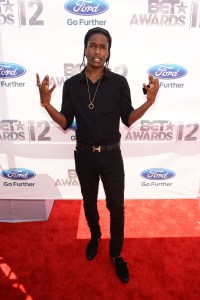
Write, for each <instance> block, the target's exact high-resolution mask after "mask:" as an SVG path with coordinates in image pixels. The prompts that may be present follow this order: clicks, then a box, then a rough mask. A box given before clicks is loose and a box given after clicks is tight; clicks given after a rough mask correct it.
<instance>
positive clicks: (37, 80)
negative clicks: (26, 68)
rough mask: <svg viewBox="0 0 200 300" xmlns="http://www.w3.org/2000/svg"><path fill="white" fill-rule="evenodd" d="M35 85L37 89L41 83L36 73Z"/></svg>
mask: <svg viewBox="0 0 200 300" xmlns="http://www.w3.org/2000/svg"><path fill="white" fill-rule="evenodd" d="M36 85H37V86H38V87H40V86H41V83H40V76H39V74H38V73H36Z"/></svg>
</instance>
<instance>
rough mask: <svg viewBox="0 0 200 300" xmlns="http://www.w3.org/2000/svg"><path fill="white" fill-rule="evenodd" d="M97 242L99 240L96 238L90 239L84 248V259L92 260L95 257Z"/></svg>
mask: <svg viewBox="0 0 200 300" xmlns="http://www.w3.org/2000/svg"><path fill="white" fill-rule="evenodd" d="M99 241H100V239H96V238H95V239H94V238H91V240H90V241H89V243H88V245H87V248H86V258H87V259H88V260H92V259H93V258H95V256H96V255H97V252H98V245H99Z"/></svg>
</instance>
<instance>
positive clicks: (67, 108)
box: [60, 80, 74, 130]
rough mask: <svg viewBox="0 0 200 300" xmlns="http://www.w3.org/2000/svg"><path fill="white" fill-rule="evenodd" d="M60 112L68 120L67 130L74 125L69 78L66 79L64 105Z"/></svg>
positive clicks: (63, 96) (63, 93)
mask: <svg viewBox="0 0 200 300" xmlns="http://www.w3.org/2000/svg"><path fill="white" fill-rule="evenodd" d="M60 113H61V114H63V115H64V116H65V118H66V120H67V125H66V127H65V128H64V129H65V130H67V129H68V128H69V127H70V126H71V125H72V122H73V120H74V111H73V106H72V103H71V97H70V89H69V83H68V80H66V81H65V82H64V85H63V92H62V105H61V111H60Z"/></svg>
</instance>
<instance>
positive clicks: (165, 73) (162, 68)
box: [147, 64, 187, 80]
mask: <svg viewBox="0 0 200 300" xmlns="http://www.w3.org/2000/svg"><path fill="white" fill-rule="evenodd" d="M147 72H148V74H151V75H152V76H153V77H155V78H158V79H166V80H169V79H178V78H181V77H183V76H185V75H186V74H187V69H186V68H184V67H182V66H179V65H174V64H160V65H155V66H153V67H151V68H149V69H148V70H147Z"/></svg>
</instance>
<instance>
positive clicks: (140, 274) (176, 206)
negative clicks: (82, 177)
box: [0, 199, 200, 300]
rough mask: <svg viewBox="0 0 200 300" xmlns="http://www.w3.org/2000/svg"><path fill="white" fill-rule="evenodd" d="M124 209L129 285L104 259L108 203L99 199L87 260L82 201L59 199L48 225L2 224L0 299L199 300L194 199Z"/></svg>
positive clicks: (199, 220)
mask: <svg viewBox="0 0 200 300" xmlns="http://www.w3.org/2000/svg"><path fill="white" fill-rule="evenodd" d="M125 203H126V226H125V242H124V250H123V256H124V258H125V259H127V261H128V266H129V269H130V282H129V283H128V284H123V283H121V282H120V281H119V280H118V278H117V276H116V275H115V273H114V268H113V265H112V263H111V261H110V258H109V256H108V243H109V240H108V237H109V217H108V212H107V210H106V209H105V202H104V201H99V210H100V216H101V220H100V221H101V226H102V231H103V236H102V240H101V243H100V246H99V252H98V255H97V257H96V258H95V259H94V260H93V261H89V262H88V261H87V260H86V258H85V247H86V244H87V242H88V238H89V231H88V228H87V226H86V223H85V219H84V215H83V211H82V202H81V201H79V200H72V201H68V200H66V201H64V200H62V201H60V200H58V201H55V203H54V206H53V209H52V212H51V215H50V218H49V220H48V221H44V222H27V223H16V224H9V223H0V300H21V299H23V300H68V299H69V300H124V299H125V300H142V299H152V300H175V299H177V300H180V299H181V300H199V299H200V210H199V203H198V200H196V199H194V200H132V201H126V202H125Z"/></svg>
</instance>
